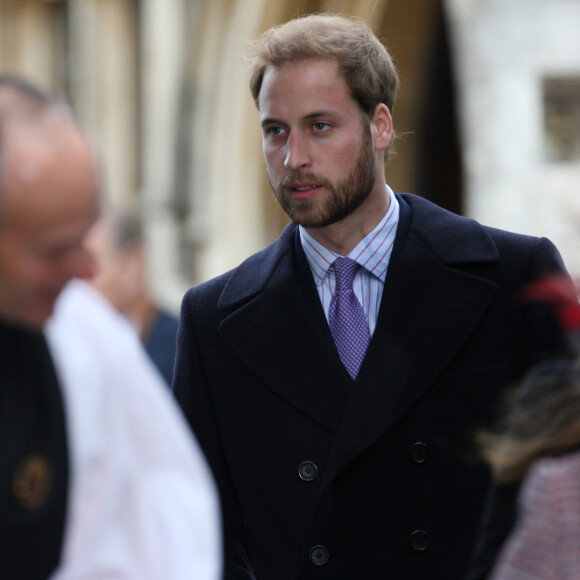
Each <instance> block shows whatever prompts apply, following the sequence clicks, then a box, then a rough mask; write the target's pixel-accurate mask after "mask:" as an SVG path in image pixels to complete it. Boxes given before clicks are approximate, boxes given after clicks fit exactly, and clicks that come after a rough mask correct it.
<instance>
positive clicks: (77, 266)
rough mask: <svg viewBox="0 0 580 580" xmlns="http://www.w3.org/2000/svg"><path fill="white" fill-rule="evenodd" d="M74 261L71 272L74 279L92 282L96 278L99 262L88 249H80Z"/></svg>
mask: <svg viewBox="0 0 580 580" xmlns="http://www.w3.org/2000/svg"><path fill="white" fill-rule="evenodd" d="M72 260H73V261H72V264H71V266H72V267H71V272H72V277H73V278H81V279H83V280H90V279H91V278H94V277H95V276H96V274H97V260H96V259H95V256H94V255H93V253H92V252H91V251H90V250H89V249H88V248H85V247H82V248H79V250H78V251H77V252H76V253H75V255H74V257H73V258H72Z"/></svg>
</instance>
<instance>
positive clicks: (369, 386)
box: [324, 197, 498, 482]
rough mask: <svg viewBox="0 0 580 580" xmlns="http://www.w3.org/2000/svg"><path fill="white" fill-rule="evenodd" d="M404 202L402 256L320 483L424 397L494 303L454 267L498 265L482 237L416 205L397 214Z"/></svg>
mask: <svg viewBox="0 0 580 580" xmlns="http://www.w3.org/2000/svg"><path fill="white" fill-rule="evenodd" d="M405 200H408V201H410V202H411V203H412V217H411V216H408V217H407V218H405V217H404V216H405V215H406V214H405V213H404V212H402V214H401V215H402V222H401V224H400V227H401V232H398V234H397V236H403V238H404V239H403V244H402V248H401V249H400V253H399V255H398V256H397V261H396V263H395V264H392V265H393V269H391V265H390V266H389V272H388V274H387V282H386V284H385V290H384V293H383V298H382V306H381V311H380V313H379V320H378V323H377V328H376V330H375V334H374V335H373V338H372V340H371V344H370V346H369V350H368V352H367V356H366V358H365V360H364V362H363V365H362V367H361V371H360V374H359V377H358V380H357V381H356V384H355V388H354V389H353V390H352V394H351V397H350V400H349V402H348V405H347V407H346V411H345V414H344V417H343V420H342V422H341V424H340V427H339V430H338V432H337V435H336V437H335V441H334V444H333V449H332V451H331V455H330V458H329V461H328V463H327V468H326V469H325V474H324V477H325V481H327V482H328V481H330V480H331V479H332V478H333V477H334V476H335V475H336V473H337V472H338V471H339V470H340V469H342V467H343V466H344V465H346V464H347V463H348V462H349V461H351V460H352V459H353V458H355V457H356V456H357V455H359V454H360V453H362V452H363V451H364V450H365V449H366V448H368V447H369V446H370V445H372V444H373V443H374V442H375V441H376V440H377V439H378V438H379V437H381V436H382V435H383V434H384V433H385V432H386V431H387V430H388V429H389V428H390V426H391V425H392V424H393V423H394V422H395V421H397V420H398V419H399V418H400V417H402V416H403V415H404V414H405V413H406V412H408V410H409V409H410V408H411V407H412V406H413V404H414V403H415V402H416V401H417V400H418V399H419V398H420V397H421V396H422V395H423V394H424V393H425V392H426V391H427V390H428V388H429V387H430V386H431V385H432V384H433V382H434V380H435V379H436V378H437V377H438V375H440V374H441V373H442V372H443V370H444V369H445V367H446V366H447V365H448V363H449V362H450V360H451V359H452V358H453V357H454V356H455V354H456V353H457V351H458V350H459V349H460V348H461V346H462V345H463V344H464V342H465V341H466V339H467V337H468V336H469V334H470V333H471V332H472V331H473V329H474V328H475V327H476V325H477V324H478V322H479V321H480V319H481V317H482V316H483V315H484V314H485V312H486V311H487V309H488V307H489V305H490V303H491V301H492V300H493V298H494V296H495V295H496V291H497V289H496V286H495V284H493V283H491V282H490V281H489V280H486V279H484V278H481V277H479V276H475V275H473V274H470V273H467V272H465V271H464V270H463V269H458V268H456V267H454V265H457V264H458V263H462V264H465V263H468V262H469V263H477V262H480V263H482V262H493V261H496V260H497V259H498V252H497V248H496V246H495V244H494V243H493V241H492V240H491V238H490V237H489V236H488V235H487V233H486V232H485V230H484V229H483V228H482V227H481V226H479V224H476V223H475V222H472V221H471V220H469V221H468V220H459V221H458V218H457V217H456V216H453V215H452V214H449V213H448V212H444V210H441V209H439V208H434V206H433V205H432V204H428V202H425V201H424V200H421V199H420V198H414V197H411V198H410V199H409V198H405V199H401V198H400V203H401V208H402V209H403V208H404V207H405V206H406V201H405ZM408 210H409V207H408V206H407V207H406V208H405V211H406V212H407V213H408ZM409 218H410V219H411V221H410V224H408V234H407V235H405V229H406V225H405V219H409ZM465 222H468V223H465ZM462 224H463V225H465V226H467V228H466V231H465V232H463V233H462V232H461V231H458V228H460V227H461V225H462ZM450 228H451V229H450ZM449 232H453V236H452V237H453V239H451V237H450V236H449V235H448V234H449ZM447 239H448V240H449V247H447V241H446V240H447Z"/></svg>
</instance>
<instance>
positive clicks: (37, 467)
mask: <svg viewBox="0 0 580 580" xmlns="http://www.w3.org/2000/svg"><path fill="white" fill-rule="evenodd" d="M51 488H52V469H51V466H50V463H49V461H48V459H46V458H45V457H43V456H41V455H27V456H26V457H24V458H23V459H22V461H21V462H20V463H19V465H18V467H17V468H16V471H15V472H14V480H13V482H12V491H13V493H14V496H15V497H16V499H17V500H18V502H19V503H20V504H21V505H22V506H23V507H25V508H28V509H36V508H38V507H40V506H41V505H42V504H44V502H45V501H46V498H47V497H48V494H49V493H50V490H51Z"/></svg>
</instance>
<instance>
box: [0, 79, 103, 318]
mask: <svg viewBox="0 0 580 580" xmlns="http://www.w3.org/2000/svg"><path fill="white" fill-rule="evenodd" d="M98 213H99V196H98V179H97V172H96V168H95V163H94V158H93V154H92V151H91V149H90V147H89V145H88V143H87V140H86V139H85V136H84V135H83V133H82V131H81V130H80V128H79V127H78V125H77V124H76V122H75V121H74V119H73V117H72V115H71V113H70V110H69V109H68V108H67V107H65V106H63V105H61V104H60V103H58V102H56V101H54V100H53V99H51V98H50V97H48V96H47V95H44V94H43V93H42V92H41V91H39V90H38V89H36V88H35V87H33V86H31V85H28V84H26V83H23V82H22V81H18V80H14V79H9V78H6V77H0V319H1V320H4V321H5V322H10V323H13V324H19V325H25V326H30V327H36V328H37V327H40V326H42V324H44V322H45V321H46V319H47V318H48V317H49V316H50V314H51V313H52V309H53V306H54V302H55V300H56V298H57V296H58V294H59V293H60V291H61V290H62V288H63V287H64V285H65V284H66V283H67V282H68V280H70V279H71V278H73V277H90V276H91V275H92V273H93V263H92V257H91V256H90V254H89V253H88V251H87V250H86V249H85V247H84V240H85V237H86V234H87V232H88V230H89V229H90V227H91V226H92V224H93V223H94V221H95V220H96V218H97V216H98Z"/></svg>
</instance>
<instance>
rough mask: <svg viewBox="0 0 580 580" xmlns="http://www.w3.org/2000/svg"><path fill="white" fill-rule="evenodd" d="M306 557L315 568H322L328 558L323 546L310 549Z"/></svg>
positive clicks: (326, 550)
mask: <svg viewBox="0 0 580 580" xmlns="http://www.w3.org/2000/svg"><path fill="white" fill-rule="evenodd" d="M308 557H309V558H310V561H311V562H312V563H313V564H314V565H315V566H324V564H326V563H327V562H328V558H329V554H328V549H327V548H325V547H324V546H314V547H313V548H311V549H310V554H309V555H308Z"/></svg>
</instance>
